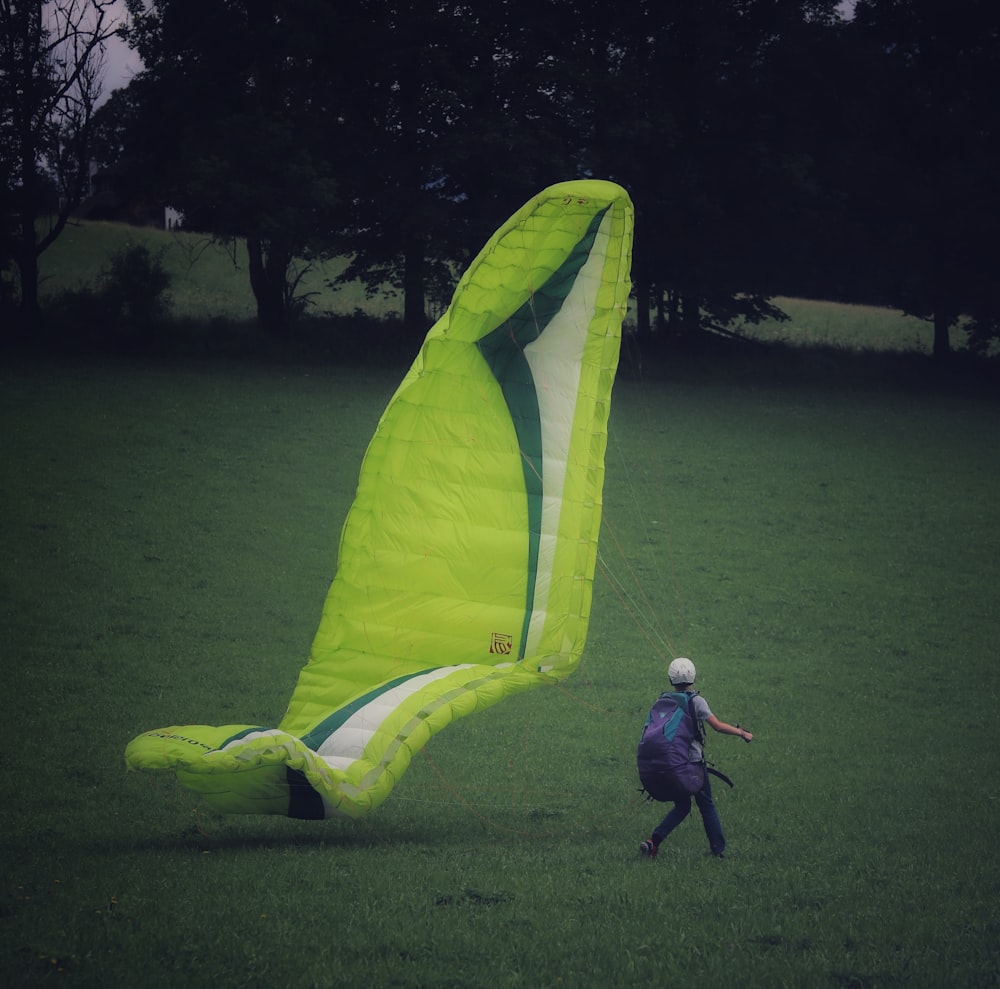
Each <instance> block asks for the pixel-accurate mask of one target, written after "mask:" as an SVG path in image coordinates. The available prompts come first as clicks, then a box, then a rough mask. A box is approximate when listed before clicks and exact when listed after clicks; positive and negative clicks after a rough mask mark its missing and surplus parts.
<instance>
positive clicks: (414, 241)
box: [403, 237, 427, 333]
mask: <svg viewBox="0 0 1000 989" xmlns="http://www.w3.org/2000/svg"><path fill="white" fill-rule="evenodd" d="M424 292H425V286H424V245H423V242H422V241H421V239H420V238H419V237H413V238H410V239H409V241H408V243H407V245H406V250H405V253H404V256H403V325H404V326H405V327H406V328H407V329H408V330H419V331H420V332H421V333H422V332H424V331H425V330H426V329H427V307H426V302H425V299H424Z"/></svg>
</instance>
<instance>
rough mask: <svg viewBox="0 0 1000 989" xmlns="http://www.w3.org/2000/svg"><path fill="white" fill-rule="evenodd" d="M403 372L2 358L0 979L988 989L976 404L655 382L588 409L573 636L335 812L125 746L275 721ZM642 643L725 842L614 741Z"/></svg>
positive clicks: (986, 731) (999, 467) (998, 768)
mask: <svg viewBox="0 0 1000 989" xmlns="http://www.w3.org/2000/svg"><path fill="white" fill-rule="evenodd" d="M398 377H399V373H398V371H395V370H393V371H383V370H379V369H372V368H367V367H364V368H358V367H348V368H338V367H333V366H307V365H305V364H299V365H293V364H285V365H283V366H281V367H275V368H269V367H265V366H262V365H258V364H253V363H243V364H234V363H230V364H228V365H223V364H221V363H216V364H212V363H160V364H153V363H138V362H127V361H111V360H107V361H96V360H95V361H92V362H79V363H69V362H65V363H51V364H47V363H44V362H41V361H24V362H21V363H14V364H8V366H6V367H5V368H4V369H3V370H2V371H0V386H2V387H0V449H2V456H3V463H4V464H5V470H4V472H3V474H2V475H0V536H2V545H3V553H4V561H5V565H4V568H3V576H2V581H3V583H2V588H3V590H2V594H0V616H2V626H0V627H2V629H3V647H2V648H3V662H4V669H5V671H6V673H7V678H6V689H5V691H4V701H3V714H4V717H3V719H2V724H3V735H2V738H3V745H4V749H3V751H4V753H5V755H4V772H3V789H2V800H0V827H2V836H3V837H2V847H3V858H2V862H3V885H2V886H0V959H2V960H0V978H2V981H3V984H4V985H11V986H21V985H25V986H27V985H49V984H52V985H67V986H88V987H89V986H98V985H143V986H146V987H151V989H155V987H159V986H163V987H168V986H169V987H173V986H177V985H188V986H199V987H200V986H211V987H212V989H223V987H251V986H252V987H257V986H260V987H263V986H289V987H305V986H351V987H354V986H361V985H371V986H396V987H418V986H423V987H431V986H433V987H475V986H483V987H486V986H489V987H491V989H500V987H514V986H523V987H538V986H546V987H548V986H553V987H554V986H584V987H590V986H594V987H608V986H621V987H633V986H647V985H649V986H651V985H690V984H701V985H705V986H716V985H727V984H739V985H742V986H766V987H772V986H807V987H812V986H832V987H882V986H902V985H905V986H927V987H935V989H937V987H940V986H994V985H997V984H998V983H1000V950H998V948H997V945H998V943H1000V920H998V915H997V910H996V903H997V898H998V894H1000V865H998V859H997V856H996V853H995V849H994V845H995V839H996V834H997V826H996V822H995V818H994V813H995V810H996V808H995V803H996V792H997V790H998V785H1000V754H998V753H1000V749H998V746H997V744H996V738H997V735H998V728H1000V716H998V713H997V712H998V710H1000V704H998V701H1000V696H998V695H1000V674H998V667H997V663H996V659H995V653H996V643H997V638H998V634H997V633H998V631H1000V610H998V605H997V587H998V586H1000V563H998V560H1000V452H998V446H997V443H996V437H997V433H998V427H1000V406H998V405H997V404H996V403H995V401H992V400H988V399H984V398H981V397H975V396H974V395H961V394H954V393H950V392H944V391H941V392H935V391H933V390H927V391H924V392H923V393H921V394H920V395H919V397H917V398H915V397H914V395H913V394H912V393H909V392H906V391H903V390H896V389H893V388H887V387H874V386H871V387H866V386H865V385H864V384H863V383H862V384H858V383H856V382H851V383H844V384H843V386H838V385H837V383H836V382H833V383H831V384H828V385H826V386H824V387H821V388H809V387H806V386H804V385H800V384H794V383H788V382H784V383H781V382H777V383H773V384H763V383H761V382H760V381H759V380H755V379H752V378H747V379H743V378H741V377H740V376H739V375H736V374H734V373H728V374H726V375H724V376H713V375H711V374H698V373H695V372H693V371H690V369H689V370H688V371H685V372H683V373H682V372H681V371H671V369H670V368H669V366H668V368H667V378H668V380H667V381H665V382H660V383H651V382H649V381H647V382H637V381H632V380H628V379H627V378H625V377H623V378H621V379H620V380H619V382H618V384H617V385H616V389H615V396H614V405H613V410H612V417H611V430H610V442H609V450H608V475H607V483H606V491H605V508H606V511H605V516H606V521H607V525H606V526H605V529H604V533H603V535H602V547H601V556H602V560H601V565H600V567H599V573H598V578H597V581H596V586H595V600H594V614H593V619H592V623H591V634H590V639H589V642H588V647H587V650H586V652H585V656H584V661H583V664H582V667H581V669H580V670H579V671H578V673H577V674H575V675H574V676H573V677H571V678H570V680H569V681H567V683H566V685H565V686H564V687H562V688H558V689H556V688H553V689H547V690H540V691H537V692H534V693H529V694H526V695H521V696H518V697H514V698H512V699H511V700H509V701H507V702H505V703H503V704H500V705H498V706H496V707H494V708H491V709H489V710H488V711H486V712H483V713H482V714H480V715H476V716H473V717H471V718H468V719H466V720H464V721H461V722H458V723H456V724H454V725H452V726H451V727H449V728H448V729H447V730H445V731H444V732H442V733H441V734H440V735H437V736H436V737H435V738H434V739H433V740H432V741H431V743H430V744H429V746H428V747H427V749H426V751H425V755H423V756H422V757H420V758H418V759H416V760H415V762H414V764H413V765H412V766H411V767H410V769H409V771H408V772H407V774H406V776H405V777H404V778H403V780H402V781H401V782H400V784H399V785H398V787H397V789H396V790H395V792H394V793H393V795H392V796H391V797H390V798H389V800H387V801H386V803H385V804H384V805H382V806H381V807H380V808H379V809H378V810H377V811H375V812H374V813H373V814H371V815H370V816H369V817H367V818H364V819H362V820H361V821H357V822H349V821H333V822H326V823H312V822H309V823H306V822H294V821H288V820H284V819H274V818H223V817H219V816H215V815H213V814H211V813H208V812H206V811H205V810H204V809H203V808H199V807H198V805H197V803H196V801H195V799H194V798H193V797H192V796H191V795H190V794H188V793H187V792H186V791H184V790H183V789H181V788H180V787H179V786H178V785H177V784H176V783H175V782H174V781H173V779H172V778H170V777H169V776H160V775H156V774H153V775H149V774H126V773H125V771H124V765H123V758H122V752H123V749H124V746H125V744H126V743H127V742H128V741H129V739H131V738H132V737H133V736H134V735H136V734H137V733H139V732H141V731H143V730H146V729H148V728H154V727H157V726H160V725H167V724H174V723H183V722H204V723H209V724H225V723H231V722H240V721H246V722H248V723H253V722H260V723H274V722H275V721H276V720H278V719H279V718H280V717H281V714H282V713H283V709H284V704H285V702H286V701H287V699H288V696H289V694H290V692H291V689H292V686H293V684H294V681H295V677H296V675H297V672H298V669H299V667H300V666H301V664H302V663H303V662H304V659H305V656H306V654H307V651H308V648H309V643H310V641H311V638H312V634H313V632H314V630H315V628H316V625H317V622H318V620H319V614H320V609H321V606H322V602H323V598H324V596H325V593H326V589H327V586H328V583H329V580H330V578H331V577H332V574H333V571H334V566H335V558H336V545H337V538H338V535H339V528H340V525H341V522H342V521H343V518H344V515H345V513H346V511H347V508H348V505H349V503H350V499H351V497H352V495H353V489H354V485H355V482H356V478H357V472H358V469H359V467H360V461H361V457H362V455H363V452H364V448H365V445H366V443H367V440H368V437H369V436H370V435H371V432H372V430H373V429H374V426H375V423H376V422H377V419H378V416H379V414H380V412H381V410H382V408H383V407H384V404H385V402H386V401H387V400H388V398H389V396H390V395H391V394H392V391H393V390H394V388H395V386H396V384H397V381H398ZM672 654H687V655H690V656H691V657H692V658H693V659H694V660H695V662H696V663H697V664H698V667H699V671H700V678H699V686H700V687H701V689H702V691H703V693H704V694H705V696H706V697H707V699H708V700H709V702H710V704H711V705H712V706H713V708H714V710H715V711H716V713H718V714H719V716H720V717H722V718H723V719H724V720H729V721H733V722H736V721H740V722H741V723H742V724H744V725H746V726H748V727H749V728H750V729H751V730H753V731H754V732H755V734H756V741H755V742H754V744H753V745H750V746H746V745H743V744H742V743H739V742H738V741H737V740H735V739H727V738H723V737H721V736H715V737H713V738H712V739H710V741H709V753H708V754H709V757H710V758H711V759H712V760H713V761H715V762H716V763H717V764H718V765H719V767H720V768H721V769H722V770H723V771H725V772H727V773H728V774H729V775H731V776H732V777H733V778H734V779H735V781H736V788H735V789H734V790H732V791H729V790H727V789H726V788H725V787H723V786H721V785H720V786H718V787H717V788H716V794H717V799H718V804H719V808H720V814H721V818H722V822H723V825H724V827H725V829H726V833H727V837H728V840H729V853H728V856H727V858H726V859H725V860H724V861H721V862H720V861H717V860H714V859H712V858H710V857H709V855H708V853H707V844H706V842H705V839H704V835H703V834H702V832H701V828H700V822H698V820H697V818H696V816H695V817H693V818H692V819H691V820H689V821H688V822H686V823H685V825H684V826H683V827H682V828H681V829H679V830H678V831H677V832H676V833H675V834H674V835H673V836H672V837H671V839H670V840H669V842H668V844H666V845H664V846H663V848H662V849H661V853H660V856H659V859H658V860H657V861H656V862H653V863H650V862H647V861H643V860H641V859H640V858H639V856H638V855H637V853H636V846H637V844H638V842H639V841H640V840H641V839H642V838H644V837H645V836H646V835H647V834H648V832H649V830H650V828H651V827H652V826H653V824H654V823H655V821H656V820H657V819H658V817H659V815H660V814H661V813H662V811H663V808H662V807H659V806H656V805H651V804H644V803H643V802H642V801H641V800H640V798H639V796H638V794H637V792H636V788H637V783H636V781H635V773H634V745H635V742H636V740H637V737H638V732H639V729H640V727H641V724H642V719H643V717H644V716H645V712H646V709H647V708H648V706H649V704H650V703H651V702H652V700H653V699H654V697H655V696H656V694H657V692H658V691H659V690H660V689H662V687H663V686H664V680H665V670H666V664H667V661H668V660H669V658H670V656H671V655H672Z"/></svg>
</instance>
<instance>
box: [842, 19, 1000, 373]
mask: <svg viewBox="0 0 1000 989" xmlns="http://www.w3.org/2000/svg"><path fill="white" fill-rule="evenodd" d="M850 40H851V44H852V51H853V52H854V54H855V58H856V61H857V64H858V65H859V66H860V67H861V68H862V72H861V74H860V80H861V81H862V82H863V85H864V97H865V99H864V101H863V102H861V101H859V111H860V112H859V114H858V116H857V118H856V121H855V135H854V140H855V142H856V143H857V144H858V146H861V147H864V148H865V149H866V150H865V153H864V155H863V156H860V157H859V161H860V162H862V163H863V168H859V169H857V170H855V171H854V172H852V173H851V174H850V178H851V185H850V189H849V194H850V197H851V207H852V210H853V212H854V214H855V216H857V218H858V223H859V225H860V224H863V225H864V226H865V228H866V229H867V232H868V235H869V237H870V238H871V241H872V243H873V245H874V253H875V255H876V259H877V260H876V263H877V264H878V268H879V271H880V272H881V274H882V280H883V283H884V286H885V291H886V293H887V300H888V301H889V302H891V303H892V304H893V305H896V306H898V307H899V308H900V309H902V310H904V311H905V312H907V313H909V314H912V315H917V316H921V317H923V318H925V319H928V320H930V321H931V322H932V323H933V326H934V344H933V352H934V355H935V357H936V358H938V359H939V360H940V359H945V358H946V357H947V356H948V355H949V352H950V334H949V331H950V329H951V327H952V326H954V325H955V324H956V323H957V322H958V321H959V319H960V318H961V317H962V316H971V317H972V322H971V324H970V326H969V328H970V329H971V330H972V332H973V343H974V344H979V345H986V344H987V343H988V341H989V340H990V339H991V338H992V337H994V336H996V335H997V332H998V328H1000V276H998V274H997V272H998V271H1000V247H998V241H997V237H996V231H995V225H996V217H997V216H998V215H1000V187H998V185H997V175H998V174H1000V109H998V106H997V101H996V95H995V91H996V84H995V76H996V66H997V59H998V57H1000V7H998V6H997V5H996V4H995V3H994V2H992V0H953V2H949V3H947V4H945V3H942V2H940V0H859V2H858V4H857V7H856V10H855V18H854V22H853V24H852V25H851V39H850Z"/></svg>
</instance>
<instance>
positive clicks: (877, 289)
mask: <svg viewBox="0 0 1000 989" xmlns="http://www.w3.org/2000/svg"><path fill="white" fill-rule="evenodd" d="M128 8H129V12H130V15H131V16H130V23H129V27H128V31H127V37H128V40H129V42H130V44H132V45H133V46H134V47H135V48H136V49H137V51H138V52H139V54H140V55H141V57H142V59H143V62H144V65H145V67H146V68H145V71H144V72H143V73H141V74H140V75H139V76H138V78H136V79H135V80H134V81H133V82H132V83H131V84H130V85H129V86H128V88H127V89H124V90H119V91H117V92H116V93H115V94H114V96H113V98H112V99H111V100H110V101H109V102H108V104H107V106H106V107H105V108H104V109H103V110H102V111H101V113H100V114H98V119H97V122H98V124H99V129H98V139H97V143H96V144H95V145H94V147H95V149H97V151H98V152H99V156H100V158H101V160H102V162H103V163H104V164H112V163H115V164H117V165H118V166H119V167H122V168H124V171H125V175H126V176H127V177H128V181H129V182H131V183H132V184H133V186H134V187H135V188H137V189H139V188H141V190H142V192H143V193H144V194H145V195H148V196H155V197H157V198H158V199H160V200H161V201H163V202H169V203H170V204H171V205H173V206H175V207H177V208H178V209H180V210H182V211H183V212H184V215H185V220H186V223H187V224H188V225H190V226H193V227H195V228H196V229H200V230H205V231H208V232H211V233H213V234H215V235H218V236H220V237H223V236H230V237H232V236H239V237H243V238H245V239H246V242H247V245H248V249H249V255H250V279H251V285H252V289H253V292H254V295H255V298H256V300H257V305H258V313H259V317H260V320H261V322H262V323H263V324H264V325H265V326H267V327H269V328H270V329H271V330H273V331H274V332H281V331H282V330H283V328H284V327H285V326H286V325H287V323H288V320H289V317H290V315H291V313H292V312H293V311H294V310H295V308H296V306H297V305H299V304H300V302H301V300H298V299H297V298H296V285H297V278H298V277H299V276H300V275H301V267H300V266H301V264H302V263H308V261H309V260H310V259H313V258H317V257H322V256H325V255H331V254H346V255H349V256H350V257H352V258H353V261H352V264H351V266H350V268H349V269H348V271H347V272H346V277H349V278H353V277H361V278H363V279H365V280H366V282H367V283H368V284H369V285H370V286H371V287H372V290H373V291H374V290H376V288H377V286H379V285H381V284H383V283H385V282H387V281H388V282H391V283H394V284H396V285H397V286H399V287H401V288H402V289H403V290H404V298H405V314H404V315H405V321H406V323H407V325H409V326H413V327H419V328H423V327H424V326H425V325H426V319H427V313H428V310H429V309H433V308H434V307H436V306H440V305H441V304H442V303H443V300H444V299H445V298H446V297H447V294H448V291H449V289H450V286H451V284H452V280H453V276H454V271H455V269H456V267H460V266H461V265H463V264H464V262H465V261H467V260H468V258H469V255H470V253H471V252H473V251H475V250H476V249H477V248H478V246H479V245H480V244H481V243H482V241H483V239H484V238H485V237H486V236H487V235H488V234H489V233H490V232H491V231H492V230H493V229H494V228H495V226H496V225H497V224H498V223H499V222H500V221H501V220H503V219H504V218H505V217H506V216H507V215H508V214H509V213H510V212H511V211H512V209H513V208H514V207H515V206H517V205H519V204H520V203H521V202H522V201H523V200H524V199H526V198H527V197H528V196H530V195H531V194H532V193H534V192H535V191H537V190H538V189H540V188H541V187H543V186H545V185H547V184H550V183H551V182H554V181H559V180H562V179H565V178H570V177H574V176H577V175H596V176H600V177H602V178H608V179H612V180H615V181H618V182H620V183H621V184H622V185H624V186H625V187H626V188H628V189H629V191H630V193H631V194H632V197H633V199H634V201H635V203H636V207H637V231H636V238H637V239H636V245H635V254H634V269H633V277H634V281H635V284H636V295H637V298H638V300H639V306H638V312H639V319H640V325H639V330H640V332H641V333H642V334H644V335H646V336H648V338H649V340H650V342H666V341H670V340H672V339H675V338H677V337H690V336H692V335H694V334H696V333H698V332H700V331H703V330H704V329H705V328H709V327H715V328H722V329H724V328H725V327H727V326H728V325H730V324H731V323H732V322H733V320H734V319H736V318H744V319H750V320H754V319H759V318H762V317H764V316H767V315H773V314H774V313H775V309H774V306H773V304H772V303H771V302H770V300H771V299H772V298H773V297H774V296H775V295H776V294H804V295H812V296H822V297H827V298H839V299H843V300H846V301H870V302H877V303H882V304H887V305H892V306H895V307H897V308H901V309H904V310H905V311H907V312H911V313H915V314H918V315H921V316H924V317H926V318H928V319H932V320H933V321H934V325H935V351H936V353H938V354H939V355H942V356H943V355H944V354H945V353H946V351H947V340H948V333H947V331H948V328H949V327H950V326H951V325H953V324H954V323H955V322H956V321H957V320H958V319H959V317H961V316H969V317H972V322H971V323H970V324H969V325H970V330H971V332H972V334H973V341H974V342H977V343H984V344H985V343H986V342H987V341H989V340H990V339H991V338H992V337H995V336H996V335H997V327H998V323H997V320H998V312H1000V297H998V275H997V272H998V271H1000V248H998V246H997V238H996V236H995V235H994V233H993V230H992V224H993V223H995V221H996V218H997V216H998V215H1000V189H998V181H997V176H998V175H1000V143H998V142H1000V137H998V134H1000V127H998V114H1000V110H998V108H997V103H996V100H995V98H994V88H995V87H994V85H993V82H992V79H993V75H994V74H995V71H996V65H997V64H998V62H997V58H998V55H1000V6H998V5H996V4H995V3H994V2H993V0H858V2H857V4H856V6H855V8H854V16H853V18H851V19H849V20H845V19H843V18H842V17H841V15H840V14H839V13H838V4H837V0H699V2H697V3H691V2H690V0H621V2H620V3H618V4H615V5H614V6H613V7H609V5H608V4H606V3H598V2H596V0H530V2H528V0H495V2H494V3H491V4H489V5H483V4H478V3H471V2H468V0H466V2H461V0H352V2H351V3H347V2H344V0H128ZM14 185H16V183H14ZM11 187H12V184H11V183H10V182H8V191H9V190H10V188H11ZM297 266H299V267H297Z"/></svg>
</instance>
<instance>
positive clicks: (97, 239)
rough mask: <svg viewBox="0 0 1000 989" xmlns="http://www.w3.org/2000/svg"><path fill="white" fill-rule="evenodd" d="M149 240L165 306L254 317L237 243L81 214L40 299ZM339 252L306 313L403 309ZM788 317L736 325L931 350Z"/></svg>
mask: <svg viewBox="0 0 1000 989" xmlns="http://www.w3.org/2000/svg"><path fill="white" fill-rule="evenodd" d="M128 243H138V244H143V245H145V246H147V247H148V248H149V249H150V250H151V251H152V252H153V253H154V255H157V256H161V257H162V261H163V264H164V266H165V267H166V268H167V270H168V271H170V272H171V274H172V276H173V287H172V290H171V297H172V305H171V312H172V314H173V315H174V316H175V317H176V318H178V319H179V320H198V321H202V322H207V321H210V320H213V321H234V322H242V321H248V320H252V319H253V318H254V316H255V312H256V309H255V305H254V300H253V296H252V294H251V292H250V286H249V276H248V274H247V264H246V252H245V249H244V248H243V246H242V244H236V245H231V246H230V247H229V248H227V247H225V246H223V245H220V244H216V243H212V242H211V241H209V240H208V239H207V238H205V237H203V236H202V235H199V234H193V233H185V232H184V231H165V230H157V229H153V228H144V227H128V226H124V225H122V224H116V223H103V222H89V221H84V222H80V223H78V224H76V225H74V226H71V227H69V228H67V230H66V231H65V232H64V234H63V235H62V236H61V237H60V238H59V240H57V241H56V243H55V244H54V245H53V246H52V247H51V248H50V249H49V250H48V251H46V252H45V254H43V255H42V259H41V264H42V275H43V277H42V282H41V286H40V288H41V295H42V300H43V303H44V302H45V301H46V300H48V301H50V302H51V301H52V300H53V299H54V298H55V297H57V296H58V295H59V294H60V293H61V292H65V291H67V290H74V289H81V288H86V287H92V286H93V285H94V283H95V281H96V280H97V278H98V276H99V275H100V274H101V271H102V270H103V269H104V268H105V267H106V266H107V265H108V262H109V260H110V258H111V257H112V256H113V255H114V254H115V252H116V251H118V250H120V249H121V248H122V246H123V245H124V244H128ZM344 264H345V262H344V261H343V259H334V260H332V261H328V262H325V263H318V264H317V265H316V266H315V267H314V268H313V269H312V270H311V271H310V272H309V273H308V274H307V275H306V276H305V278H304V279H303V282H302V290H303V291H304V292H307V293H309V295H310V298H311V304H310V306H309V308H308V310H307V311H308V312H309V313H310V314H312V315H319V316H322V315H331V314H332V315H344V314H348V315H350V314H352V313H355V312H363V313H365V314H367V315H369V316H372V317H376V318H381V317H385V316H393V315H395V316H398V315H399V314H400V313H401V311H402V298H401V296H400V295H399V293H397V292H395V291H393V290H391V289H388V288H387V289H385V290H383V291H381V292H379V293H377V294H375V295H374V296H373V297H371V298H368V297H367V296H366V294H365V291H364V287H363V286H362V285H361V283H359V282H352V283H349V284H347V285H342V286H339V287H338V288H336V289H333V288H331V287H330V282H331V281H332V280H333V279H334V278H335V277H336V276H337V275H338V274H339V273H340V272H341V271H342V270H343V268H344ZM774 302H775V304H776V305H777V306H779V308H781V309H782V310H783V311H784V312H786V313H787V314H788V316H789V317H790V319H789V320H788V321H787V322H776V321H770V320H769V321H766V322H764V323H761V324H760V325H758V326H745V327H742V329H741V332H744V333H745V334H746V335H747V336H749V337H750V338H751V339H754V340H759V341H762V342H765V343H774V342H778V343H782V344H790V345H792V346H797V347H811V348H815V347H833V348H845V347H846V348H851V349H852V350H855V351H871V352H879V353H901V352H902V353H916V354H929V353H930V351H931V344H932V337H933V332H932V329H931V326H930V324H929V323H928V322H926V321H924V320H921V319H918V318H916V317H913V316H905V315H903V314H901V313H899V312H896V311H893V310H891V309H883V308H878V307H875V306H861V305H847V304H843V303H834V302H816V301H812V300H804V299H793V298H777V299H775V300H774ZM965 342H966V338H965V334H964V333H963V332H962V331H961V330H959V329H957V328H955V329H953V330H952V347H953V348H954V349H956V350H961V349H963V348H964V347H965Z"/></svg>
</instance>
